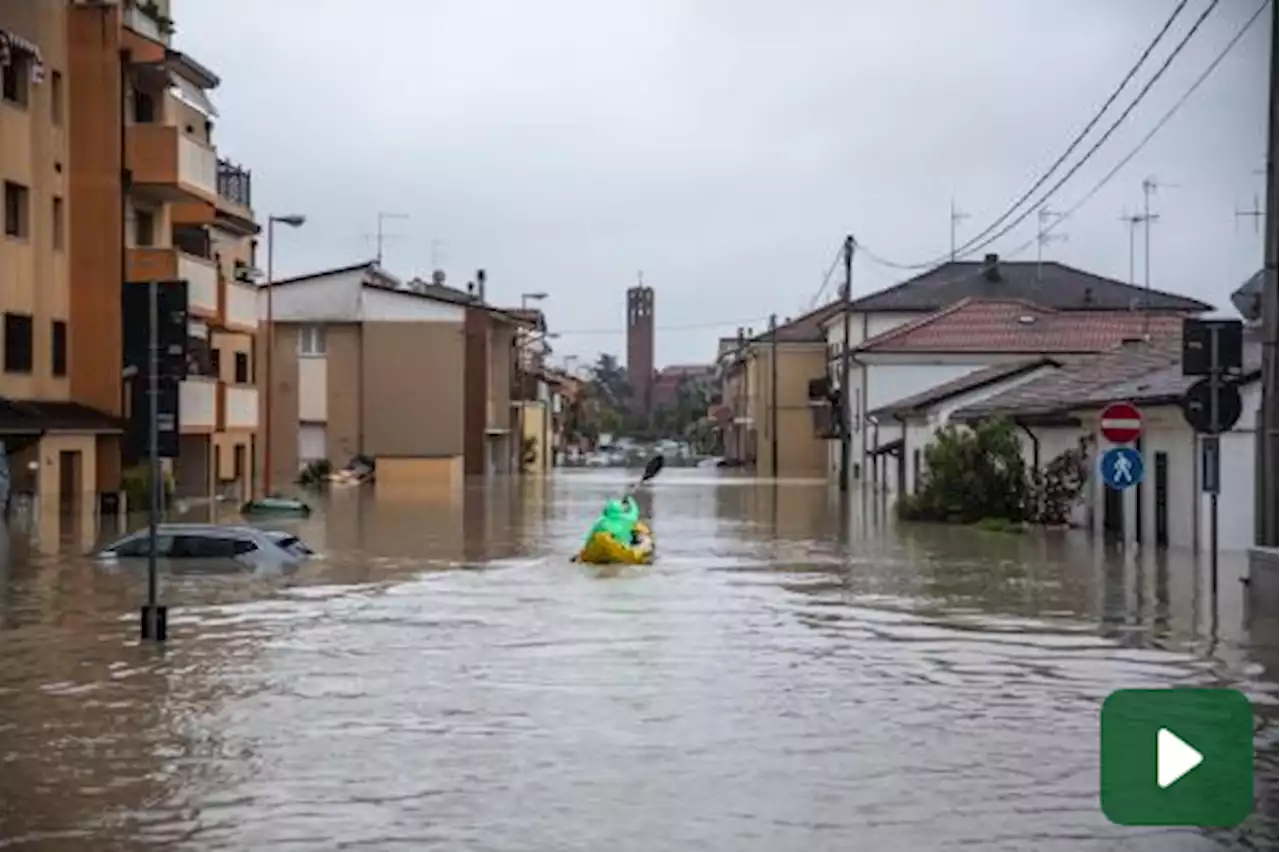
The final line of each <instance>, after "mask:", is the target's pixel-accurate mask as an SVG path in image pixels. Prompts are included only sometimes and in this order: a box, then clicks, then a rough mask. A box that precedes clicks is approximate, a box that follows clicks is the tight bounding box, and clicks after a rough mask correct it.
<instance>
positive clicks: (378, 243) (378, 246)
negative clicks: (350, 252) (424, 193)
mask: <svg viewBox="0 0 1280 852" xmlns="http://www.w3.org/2000/svg"><path fill="white" fill-rule="evenodd" d="M408 218H409V214H408V213H387V212H385V211H382V210H379V211H378V230H377V231H376V232H375V233H374V234H372V235H370V234H365V235H364V236H365V239H369V237H370V236H372V237H373V239H374V240H375V243H374V245H375V251H376V254H375V255H374V262H375V263H377V264H378V266H382V243H383V241H384V240H389V239H397V238H399V236H400V235H399V234H387V233H384V232H383V230H382V223H383V222H385V221H386V220H388V219H408ZM432 265H433V266H434V264H432Z"/></svg>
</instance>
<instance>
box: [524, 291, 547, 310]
mask: <svg viewBox="0 0 1280 852" xmlns="http://www.w3.org/2000/svg"><path fill="white" fill-rule="evenodd" d="M545 298H547V294H546V293H521V294H520V310H522V311H523V310H527V309H528V308H529V303H530V302H541V301H542V300H543V299H545Z"/></svg>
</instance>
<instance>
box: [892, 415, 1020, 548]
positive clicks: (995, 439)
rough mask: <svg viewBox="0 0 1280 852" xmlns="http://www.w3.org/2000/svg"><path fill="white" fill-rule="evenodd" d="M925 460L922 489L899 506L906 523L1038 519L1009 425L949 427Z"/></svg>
mask: <svg viewBox="0 0 1280 852" xmlns="http://www.w3.org/2000/svg"><path fill="white" fill-rule="evenodd" d="M924 459H925V470H924V471H922V472H921V476H920V487H919V489H918V490H917V491H916V493H915V494H911V495H905V494H904V495H902V496H901V497H900V498H899V500H898V504H897V511H898V514H899V516H900V517H902V518H904V519H907V520H921V521H942V522H946V523H962V524H970V523H974V522H976V521H981V520H996V519H998V520H1002V521H1009V522H1012V523H1022V522H1024V521H1030V520H1035V519H1036V517H1037V514H1038V513H1037V505H1036V504H1037V502H1038V501H1037V499H1036V495H1035V492H1034V488H1033V483H1032V479H1033V477H1032V476H1031V475H1030V472H1029V471H1028V470H1027V465H1026V463H1025V462H1024V461H1023V459H1022V445H1021V443H1020V442H1019V440H1018V435H1017V433H1016V432H1015V431H1014V428H1013V426H1012V424H1010V423H1009V422H1008V421H1005V420H987V421H984V422H982V423H980V424H978V425H977V426H976V427H974V428H973V429H969V428H966V427H963V426H955V425H950V426H947V427H945V428H943V429H942V430H940V431H939V432H938V433H937V434H936V435H935V436H934V439H933V441H932V442H930V444H929V446H927V447H926V448H925V451H924Z"/></svg>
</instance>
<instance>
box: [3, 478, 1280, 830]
mask: <svg viewBox="0 0 1280 852" xmlns="http://www.w3.org/2000/svg"><path fill="white" fill-rule="evenodd" d="M624 481H625V479H624V477H623V476H622V473H621V472H619V471H614V472H599V473H597V472H563V473H558V474H557V475H556V476H555V477H553V478H551V479H549V480H546V481H527V482H523V483H512V484H510V485H509V486H494V487H492V488H489V489H487V490H483V489H479V488H477V489H473V490H471V491H469V492H468V493H467V495H466V497H465V499H463V498H459V499H457V500H449V499H448V498H445V497H439V498H430V497H419V498H412V499H411V498H407V497H406V498H405V499H403V500H390V499H378V500H376V501H375V500H374V499H371V498H366V499H361V498H359V497H358V496H357V495H354V494H349V493H348V494H336V495H334V497H333V499H332V500H331V502H330V504H329V505H328V506H327V507H326V508H325V510H324V511H322V512H319V513H318V514H317V515H316V516H313V517H312V518H311V519H308V520H307V521H305V522H296V523H294V525H293V527H292V528H295V529H296V530H297V531H298V532H299V533H300V534H301V535H302V536H303V537H304V539H305V540H306V541H308V542H309V543H310V544H312V546H313V547H316V548H317V549H319V550H322V551H323V552H324V553H325V558H323V559H322V560H318V561H316V562H314V563H312V564H309V565H307V566H306V567H304V568H303V569H302V570H300V571H299V572H298V573H296V574H293V575H291V576H286V577H259V578H254V577H250V576H237V577H225V576H224V577H205V578H195V577H184V578H172V579H169V580H167V581H166V582H165V584H164V586H163V590H162V594H163V596H164V598H165V600H166V602H167V603H169V604H170V606H171V610H170V619H171V636H170V641H169V643H168V645H167V647H165V648H163V649H157V648H154V647H151V646H140V645H139V644H138V642H137V638H136V634H137V606H138V604H139V603H140V602H141V600H142V596H143V590H144V588H145V582H144V578H143V577H142V576H136V577H130V576H125V575H121V574H119V573H111V572H108V571H105V570H103V569H102V568H100V567H97V566H94V565H93V564H91V563H89V562H88V561H86V560H83V559H77V558H74V557H71V556H67V555H63V556H61V557H55V556H52V555H43V556H40V555H35V552H34V549H33V548H34V546H33V545H28V544H27V543H26V541H25V540H18V537H17V536H16V535H15V536H14V540H13V541H11V542H10V549H11V552H12V557H11V560H10V564H9V566H8V567H7V568H6V569H5V570H6V575H5V576H4V577H3V578H0V579H2V581H3V582H2V583H0V661H2V662H0V761H2V763H0V849H6V850H7V849H38V850H46V849H47V850H64V849H65V850H84V849H93V850H114V849H120V850H133V849H139V850H145V849H165V850H170V849H172V850H193V852H194V850H264V849H299V850H328V849H368V850H401V849H403V850H421V849H448V850H454V849H456V850H495V852H496V850H557V852H562V851H563V850H591V852H596V851H597V850H617V852H632V850H634V852H653V850H666V849H670V850H693V849H708V850H726V851H727V852H730V851H731V852H746V850H768V852H780V851H781V850H792V849H808V850H832V851H833V852H836V850H839V852H845V850H855V849H868V850H943V849H960V848H971V849H1000V850H1031V849H1034V850H1159V852H1177V851H1178V850H1209V849H1234V848H1238V849H1268V848H1270V849H1274V848H1275V847H1276V840H1275V837H1276V834H1275V832H1276V826H1275V799H1274V796H1275V793H1274V790H1275V786H1274V779H1275V771H1276V767H1275V749H1276V739H1277V737H1276V698H1277V695H1276V647H1275V645H1276V623H1275V621H1274V619H1270V620H1259V619H1257V618H1252V619H1249V620H1246V619H1245V617H1244V607H1243V604H1242V588H1241V586H1240V584H1239V583H1238V582H1237V581H1236V580H1235V571H1236V570H1237V569H1236V566H1235V564H1234V563H1232V562H1231V561H1230V560H1227V561H1224V568H1223V578H1224V579H1223V581H1222V583H1221V592H1220V600H1219V607H1218V617H1217V618H1216V619H1215V618H1214V617H1213V615H1212V612H1211V607H1210V606H1209V600H1210V599H1209V596H1208V593H1207V589H1208V584H1207V581H1205V580H1204V577H1203V574H1199V575H1198V574H1197V573H1196V572H1197V568H1196V566H1195V565H1193V564H1191V563H1190V562H1189V561H1188V560H1187V559H1185V558H1181V557H1179V558H1172V557H1171V558H1169V559H1168V560H1161V561H1159V562H1148V563H1141V564H1132V563H1128V564H1126V563H1124V562H1123V561H1118V560H1114V559H1107V558H1104V557H1103V556H1101V555H1097V554H1095V553H1094V551H1093V549H1092V547H1091V544H1090V542H1089V541H1088V540H1087V539H1085V538H1079V537H1076V536H1075V535H1074V534H1057V535H1053V536H1049V537H1042V536H1038V535H1027V536H1010V535H1007V534H1000V533H981V532H975V531H971V530H966V529H938V528H928V527H923V528H918V529H896V528H894V526H893V525H892V524H887V523H884V522H883V520H882V519H881V518H880V516H879V512H877V511H876V509H875V507H861V506H859V507H855V509H854V511H853V513H852V516H851V517H849V518H842V514H841V512H840V511H839V509H838V503H837V502H836V500H835V495H833V494H830V493H829V492H828V490H827V488H826V487H825V486H821V485H807V484H782V485H769V484H759V483H755V482H752V481H751V480H746V479H738V478H733V477H729V476H717V475H716V472H715V471H702V470H698V471H692V470H690V471H681V470H669V471H667V472H665V473H664V474H663V475H662V477H660V478H659V479H658V480H657V482H656V483H655V484H654V486H653V488H652V489H651V490H650V491H648V492H646V493H645V494H643V495H642V497H641V506H642V510H643V513H644V515H645V516H646V517H652V526H653V528H654V531H655V534H656V537H657V542H658V560H657V562H656V564H654V565H653V566H651V567H648V568H643V569H634V568H628V569H621V570H593V569H590V568H587V567H585V566H578V565H573V564H570V563H569V561H568V558H567V557H568V555H569V554H570V553H571V552H573V551H574V550H575V549H576V547H577V544H578V539H579V537H580V536H581V534H582V533H583V531H584V530H585V528H586V526H587V525H588V524H589V523H590V520H591V518H592V516H593V514H594V513H595V512H596V511H597V510H598V508H599V506H600V504H601V503H602V502H603V500H605V499H607V498H608V497H609V496H611V495H613V494H614V493H616V492H617V491H618V490H619V489H620V487H621V483H623V482H624ZM290 523H293V522H290ZM73 546H74V545H72V544H68V545H67V547H68V548H70V547H73ZM1197 577H1199V580H1197ZM1172 685H1218V686H1234V687H1236V688H1238V689H1240V690H1242V691H1243V692H1244V693H1245V694H1246V695H1248V696H1249V697H1250V698H1251V699H1252V700H1253V701H1254V704H1255V712H1256V715H1257V727H1258V735H1257V745H1258V748H1259V781H1258V783H1257V785H1256V787H1257V795H1258V797H1259V798H1260V799H1261V800H1263V802H1264V805H1265V810H1266V811H1267V812H1268V813H1269V816H1267V817H1265V818H1264V817H1263V816H1261V815H1257V816H1255V817H1254V818H1253V819H1252V820H1251V821H1250V822H1248V823H1246V824H1245V825H1244V826H1241V827H1240V828H1238V829H1234V830H1230V831H1216V832H1206V831H1193V830H1168V829H1150V830H1142V829H1124V828H1120V827H1117V826H1114V825H1111V824H1110V823H1108V822H1107V820H1106V819H1105V818H1104V817H1103V815H1102V813H1101V811H1100V810H1099V807H1098V792H1097V787H1098V755H1097V734H1098V711H1099V707H1100V704H1101V702H1102V700H1103V698H1105V696H1106V695H1107V694H1108V693H1110V692H1111V691H1112V690H1115V689H1118V688H1122V687H1162V686H1172ZM1263 807H1264V806H1260V807H1259V811H1260V812H1261V810H1263Z"/></svg>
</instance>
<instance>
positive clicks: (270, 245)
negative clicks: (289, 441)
mask: <svg viewBox="0 0 1280 852" xmlns="http://www.w3.org/2000/svg"><path fill="white" fill-rule="evenodd" d="M306 221H307V217H306V216H303V215H302V214H301V213H287V214H285V215H283V216H268V217H267V333H266V335H265V338H266V353H265V354H266V356H267V358H266V361H267V363H266V365H265V368H264V370H263V388H264V390H265V393H264V394H263V397H264V399H263V402H264V403H265V405H264V406H263V407H262V409H263V412H264V414H263V419H262V434H263V438H262V496H264V497H270V496H271V438H272V435H271V381H272V368H273V367H274V366H275V360H276V359H275V348H276V323H275V310H274V304H273V301H272V298H273V296H274V292H275V291H274V289H273V285H274V284H275V249H276V237H275V226H276V223H277V222H279V223H280V224H281V225H288V226H289V227H290V228H301V227H302V226H303V225H304V224H306Z"/></svg>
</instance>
